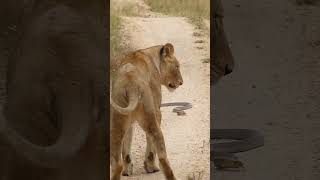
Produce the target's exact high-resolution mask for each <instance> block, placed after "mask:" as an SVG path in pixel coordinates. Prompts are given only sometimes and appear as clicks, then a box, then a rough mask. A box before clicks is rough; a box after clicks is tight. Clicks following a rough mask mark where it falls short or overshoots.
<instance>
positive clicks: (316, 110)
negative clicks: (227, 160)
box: [212, 0, 320, 180]
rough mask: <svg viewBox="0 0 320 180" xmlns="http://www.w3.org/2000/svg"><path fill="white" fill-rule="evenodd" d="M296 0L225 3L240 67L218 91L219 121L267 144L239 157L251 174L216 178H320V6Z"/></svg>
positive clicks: (224, 174) (227, 26)
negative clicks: (259, 134) (260, 134)
mask: <svg viewBox="0 0 320 180" xmlns="http://www.w3.org/2000/svg"><path fill="white" fill-rule="evenodd" d="M292 2H294V1H290V0H284V1H274V0H263V1H252V0H241V1H230V0H227V1H223V3H224V9H225V29H226V31H227V34H228V37H229V40H230V41H231V45H232V50H233V53H234V57H235V60H236V61H237V67H236V70H235V71H234V73H233V74H232V75H231V76H230V77H227V78H225V79H223V80H222V81H221V82H220V83H219V84H218V86H217V87H216V88H214V89H213V91H214V93H213V97H212V98H213V101H214V104H213V107H214V113H213V114H214V117H215V119H214V124H213V125H214V127H215V128H254V129H258V130H260V131H262V132H263V133H264V135H265V140H266V142H265V146H264V147H263V148H260V149H257V150H253V151H250V152H247V153H243V154H240V157H241V159H242V160H243V161H244V163H245V165H246V171H244V172H217V171H212V179H216V180H234V179H237V180H319V179H320V135H319V130H320V98H319V97H320V96H319V92H320V43H319V42H320V8H319V7H316V6H297V5H295V4H294V3H292Z"/></svg>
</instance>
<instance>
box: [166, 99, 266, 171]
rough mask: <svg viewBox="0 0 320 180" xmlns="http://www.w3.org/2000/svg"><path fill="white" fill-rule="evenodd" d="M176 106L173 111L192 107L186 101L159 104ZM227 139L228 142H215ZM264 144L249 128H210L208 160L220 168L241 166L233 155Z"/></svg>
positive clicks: (259, 135)
mask: <svg viewBox="0 0 320 180" xmlns="http://www.w3.org/2000/svg"><path fill="white" fill-rule="evenodd" d="M168 106H177V107H175V108H173V112H176V113H179V112H182V111H184V110H187V109H190V108H192V104H191V103H188V102H173V103H164V104H161V107H168ZM217 140H229V142H215V141H217ZM263 145H264V137H263V135H262V134H261V133H259V132H258V131H256V130H251V129H211V130H210V160H211V161H213V162H214V164H215V166H216V167H217V168H220V169H229V168H231V169H233V168H236V169H237V168H241V167H242V166H243V164H242V162H240V161H239V160H238V158H237V157H236V156H235V155H234V154H235V153H240V152H245V151H249V150H252V149H256V148H258V147H261V146H263Z"/></svg>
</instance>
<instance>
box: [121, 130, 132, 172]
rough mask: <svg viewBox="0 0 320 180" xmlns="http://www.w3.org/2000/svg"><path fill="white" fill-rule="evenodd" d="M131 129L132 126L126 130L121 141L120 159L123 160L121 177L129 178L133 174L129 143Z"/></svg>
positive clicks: (130, 141) (130, 140)
mask: <svg viewBox="0 0 320 180" xmlns="http://www.w3.org/2000/svg"><path fill="white" fill-rule="evenodd" d="M132 135H133V127H132V125H131V126H130V128H129V129H128V130H127V132H126V135H125V137H124V139H123V146H122V159H123V171H122V175H123V176H130V175H132V173H133V164H132V160H131V152H130V151H131V143H132Z"/></svg>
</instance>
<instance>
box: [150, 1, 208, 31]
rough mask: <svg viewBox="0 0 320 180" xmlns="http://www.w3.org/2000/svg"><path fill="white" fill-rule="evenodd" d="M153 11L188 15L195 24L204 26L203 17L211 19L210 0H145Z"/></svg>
mask: <svg viewBox="0 0 320 180" xmlns="http://www.w3.org/2000/svg"><path fill="white" fill-rule="evenodd" d="M145 2H146V3H147V4H148V5H149V6H150V7H151V11H155V12H160V13H164V14H167V15H174V16H182V17H188V18H189V19H190V20H191V22H192V23H193V24H195V25H196V26H198V27H203V26H204V24H203V18H205V19H210V0H174V1H173V0H145Z"/></svg>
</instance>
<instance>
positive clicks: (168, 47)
mask: <svg viewBox="0 0 320 180" xmlns="http://www.w3.org/2000/svg"><path fill="white" fill-rule="evenodd" d="M182 83H183V79H182V76H181V73H180V65H179V62H178V60H177V59H176V57H175V56H174V47H173V45H172V44H170V43H167V44H165V45H159V46H153V47H150V48H147V49H142V50H138V51H135V52H132V53H130V54H128V55H127V56H126V57H124V58H123V59H122V61H121V65H120V68H119V70H118V72H117V74H116V77H115V79H114V81H113V83H112V89H111V92H112V95H111V99H110V101H111V105H112V108H111V139H110V140H111V166H112V180H119V179H120V176H121V173H122V175H125V176H129V175H131V174H132V162H131V157H130V147H131V141H132V124H133V122H134V121H137V122H138V124H139V125H140V127H141V128H142V129H143V130H144V131H145V133H146V137H147V148H146V154H145V162H144V167H145V170H146V171H147V172H148V173H153V172H157V171H159V168H158V167H157V166H156V164H155V156H156V153H157V154H158V158H159V162H160V167H161V169H162V171H163V173H164V175H165V177H166V179H167V180H175V179H176V178H175V176H174V174H173V171H172V169H171V167H170V164H169V161H168V158H167V153H166V147H165V142H164V137H163V134H162V131H161V128H160V123H161V112H160V104H161V85H164V86H166V87H167V88H168V89H169V90H170V91H173V90H175V89H176V88H178V87H179V86H180V85H182ZM121 153H122V158H121Z"/></svg>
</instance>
